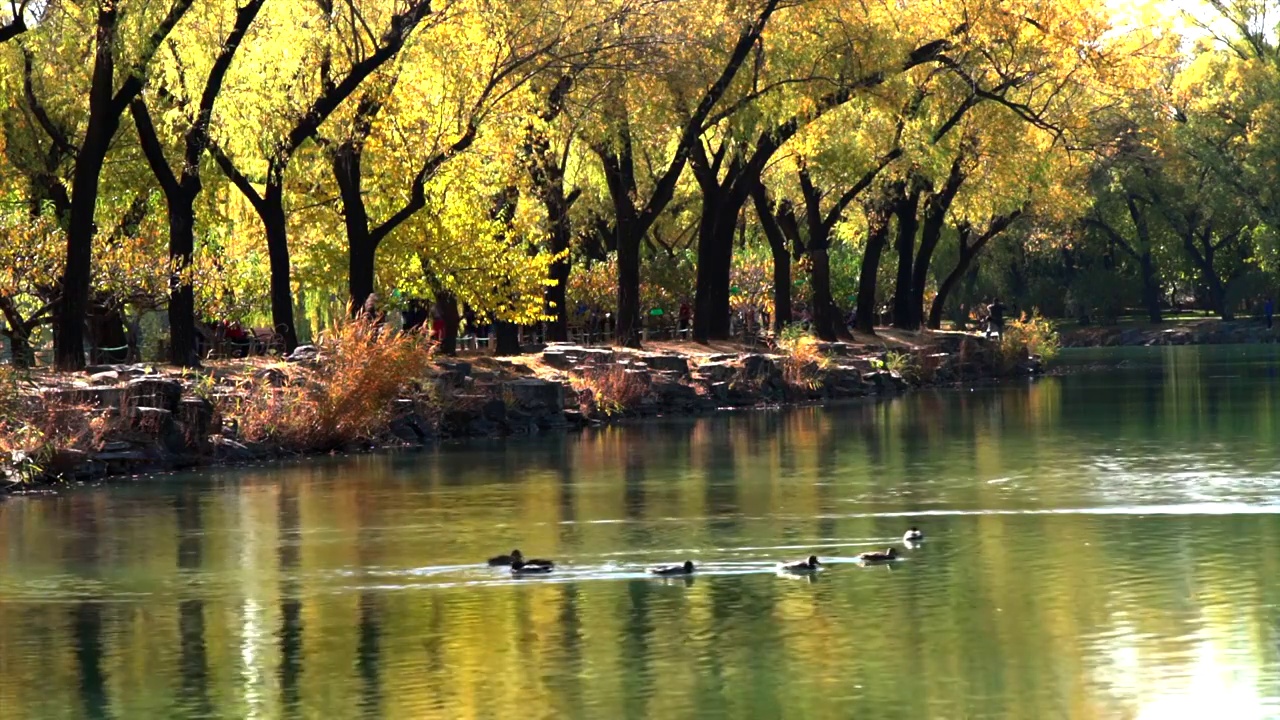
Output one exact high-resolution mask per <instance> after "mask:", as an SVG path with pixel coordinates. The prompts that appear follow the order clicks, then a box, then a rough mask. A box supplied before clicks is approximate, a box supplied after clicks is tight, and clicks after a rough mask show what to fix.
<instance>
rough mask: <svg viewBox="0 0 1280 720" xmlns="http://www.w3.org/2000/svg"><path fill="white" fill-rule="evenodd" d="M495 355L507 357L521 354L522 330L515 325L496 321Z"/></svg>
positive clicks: (494, 333) (494, 335) (494, 327)
mask: <svg viewBox="0 0 1280 720" xmlns="http://www.w3.org/2000/svg"><path fill="white" fill-rule="evenodd" d="M493 343H494V350H493V354H494V355H499V356H507V355H519V354H520V330H519V328H517V327H516V326H515V324H514V323H509V322H507V321H505V320H495V321H494V323H493Z"/></svg>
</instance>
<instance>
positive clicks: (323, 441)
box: [219, 319, 433, 451]
mask: <svg viewBox="0 0 1280 720" xmlns="http://www.w3.org/2000/svg"><path fill="white" fill-rule="evenodd" d="M317 344H318V346H319V348H320V356H319V358H318V359H317V361H316V362H315V363H314V364H308V365H304V364H289V365H280V366H277V367H276V368H274V369H275V370H276V373H272V374H274V378H272V377H267V378H264V379H261V380H258V381H256V382H255V383H254V385H253V386H252V387H249V388H242V390H247V392H242V393H238V395H239V397H238V398H236V399H234V400H229V401H224V403H223V406H222V407H220V408H219V410H220V411H221V412H222V414H223V416H224V417H229V418H232V419H234V420H235V421H236V424H237V427H238V429H239V434H240V437H242V438H244V439H246V440H250V441H253V442H272V443H277V444H279V445H281V446H282V447H284V448H286V449H290V450H319V451H323V450H332V449H336V448H339V447H342V446H344V445H347V444H349V443H353V442H359V441H363V440H371V439H373V438H375V437H376V436H377V435H378V434H379V433H380V432H381V431H382V430H383V429H385V427H386V426H387V423H388V422H389V421H390V419H391V414H392V412H393V410H394V403H395V401H396V399H397V398H399V397H401V395H402V394H403V393H404V392H405V391H407V390H408V389H410V388H411V387H412V386H413V385H414V384H415V383H416V382H418V381H419V380H421V379H422V378H424V377H425V376H426V374H427V370H428V368H429V367H430V366H431V363H432V358H433V348H432V345H431V344H430V342H429V341H428V340H427V338H426V337H425V336H424V335H423V334H421V333H416V332H413V333H393V332H390V331H388V330H386V329H385V328H383V327H381V326H379V325H378V324H377V323H374V322H372V321H369V320H366V319H359V320H351V321H343V322H341V323H339V324H337V325H335V326H334V327H333V328H331V329H330V330H328V331H326V332H325V333H324V334H323V335H322V337H321V340H320V342H319V343H317ZM273 379H274V382H273Z"/></svg>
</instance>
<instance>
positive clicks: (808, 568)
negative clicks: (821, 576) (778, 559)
mask: <svg viewBox="0 0 1280 720" xmlns="http://www.w3.org/2000/svg"><path fill="white" fill-rule="evenodd" d="M821 565H822V563H820V562H818V556H817V555H810V556H809V557H808V558H806V559H804V560H796V561H795V562H789V563H779V564H778V570H779V571H780V572H793V573H803V572H814V571H816V570H817V569H818V568H819V567H820V566H821Z"/></svg>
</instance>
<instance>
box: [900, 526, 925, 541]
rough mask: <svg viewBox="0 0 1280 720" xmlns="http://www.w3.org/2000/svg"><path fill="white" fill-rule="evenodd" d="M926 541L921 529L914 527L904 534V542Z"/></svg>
mask: <svg viewBox="0 0 1280 720" xmlns="http://www.w3.org/2000/svg"><path fill="white" fill-rule="evenodd" d="M921 540H924V533H922V532H920V528H918V527H916V526H914V525H912V526H911V529H910V530H907V531H906V532H905V533H903V534H902V542H904V543H913V542H920V541H921Z"/></svg>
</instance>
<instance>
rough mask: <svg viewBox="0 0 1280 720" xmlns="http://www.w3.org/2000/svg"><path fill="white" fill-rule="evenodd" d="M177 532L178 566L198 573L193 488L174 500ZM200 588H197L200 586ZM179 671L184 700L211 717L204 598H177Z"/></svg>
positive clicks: (199, 543)
mask: <svg viewBox="0 0 1280 720" xmlns="http://www.w3.org/2000/svg"><path fill="white" fill-rule="evenodd" d="M173 511H174V516H175V518H176V521H177V522H176V526H177V535H178V538H177V539H178V570H179V572H185V573H198V572H201V571H202V570H203V566H204V537H205V536H204V515H203V508H202V507H201V504H200V496H199V495H198V494H197V493H196V492H195V491H193V490H183V491H180V492H179V493H178V494H177V495H176V496H175V497H174V500H173ZM197 592H198V590H197ZM178 637H179V651H178V672H179V673H180V675H181V687H182V698H181V701H182V702H183V703H184V704H186V705H189V706H190V707H191V712H192V714H193V715H196V716H197V717H210V716H212V715H213V714H214V708H213V705H212V703H211V702H210V700H209V660H208V657H207V650H206V647H205V618H204V600H203V599H201V598H200V597H194V598H186V599H182V600H180V601H179V602H178Z"/></svg>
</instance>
